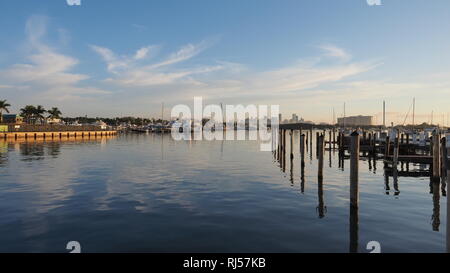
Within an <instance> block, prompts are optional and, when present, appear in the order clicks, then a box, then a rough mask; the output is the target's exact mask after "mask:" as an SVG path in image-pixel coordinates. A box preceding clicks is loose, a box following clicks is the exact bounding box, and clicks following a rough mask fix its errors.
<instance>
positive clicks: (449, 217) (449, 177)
mask: <svg viewBox="0 0 450 273" xmlns="http://www.w3.org/2000/svg"><path fill="white" fill-rule="evenodd" d="M445 139H446V142H447V143H446V148H447V149H446V150H447V156H448V155H449V154H450V134H447V135H446V136H445ZM449 163H450V162H448V159H447V187H448V185H450V164H449ZM449 221H450V195H449V194H448V193H447V253H450V225H449V224H448V223H449Z"/></svg>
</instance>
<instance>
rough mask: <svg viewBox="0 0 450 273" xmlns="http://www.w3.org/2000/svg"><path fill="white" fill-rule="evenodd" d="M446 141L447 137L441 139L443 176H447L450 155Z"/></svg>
mask: <svg viewBox="0 0 450 273" xmlns="http://www.w3.org/2000/svg"><path fill="white" fill-rule="evenodd" d="M446 139H447V138H445V137H443V138H441V176H442V177H446V176H447V165H448V154H447V147H446V144H447V142H446Z"/></svg>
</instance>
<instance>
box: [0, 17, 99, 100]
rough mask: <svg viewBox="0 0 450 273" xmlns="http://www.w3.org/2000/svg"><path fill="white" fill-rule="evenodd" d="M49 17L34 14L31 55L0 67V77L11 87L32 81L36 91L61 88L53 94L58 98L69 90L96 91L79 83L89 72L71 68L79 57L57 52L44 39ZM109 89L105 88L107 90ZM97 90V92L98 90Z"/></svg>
mask: <svg viewBox="0 0 450 273" xmlns="http://www.w3.org/2000/svg"><path fill="white" fill-rule="evenodd" d="M47 21H48V18H47V17H44V16H32V17H30V18H29V19H28V21H27V23H26V34H27V38H28V39H27V42H28V46H29V48H30V51H31V53H30V55H28V56H26V57H25V59H26V60H27V61H28V62H27V63H21V64H14V65H12V66H11V67H9V68H7V69H5V70H1V71H0V79H1V80H2V81H3V82H6V83H8V85H10V88H14V86H16V85H18V84H23V83H27V84H29V85H30V86H31V87H32V89H33V92H34V94H35V95H38V94H42V93H44V92H47V91H48V90H51V89H54V90H58V92H55V94H54V98H55V99H58V98H61V97H64V96H65V95H67V94H71V93H77V94H78V95H77V96H80V95H81V94H83V95H89V94H94V93H92V92H91V91H94V89H93V88H89V87H88V88H83V87H77V86H76V85H77V84H79V83H80V82H81V81H83V80H86V79H88V78H89V76H87V75H84V74H77V73H73V72H70V70H72V69H73V68H74V67H75V66H76V65H77V64H78V63H79V61H78V60H77V59H75V58H73V57H70V56H67V55H63V54H61V53H58V52H56V50H55V49H53V48H52V47H50V46H48V45H47V44H45V43H43V42H42V39H43V38H44V35H46V33H47ZM105 92H106V91H105ZM95 94H97V93H96V92H95Z"/></svg>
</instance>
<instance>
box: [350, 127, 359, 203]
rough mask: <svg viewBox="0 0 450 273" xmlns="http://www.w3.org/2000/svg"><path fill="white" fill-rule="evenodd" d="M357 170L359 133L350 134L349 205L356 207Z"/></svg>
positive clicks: (357, 197) (357, 194) (357, 195)
mask: <svg viewBox="0 0 450 273" xmlns="http://www.w3.org/2000/svg"><path fill="white" fill-rule="evenodd" d="M358 172H359V134H358V132H357V131H354V132H353V133H352V134H351V143H350V206H351V207H358V199H359V190H358Z"/></svg>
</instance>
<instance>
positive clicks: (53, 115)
mask: <svg viewBox="0 0 450 273" xmlns="http://www.w3.org/2000/svg"><path fill="white" fill-rule="evenodd" d="M47 113H48V114H49V116H48V118H49V119H59V118H61V115H62V113H61V111H60V110H59V109H58V107H53V108H52V109H50V110H47Z"/></svg>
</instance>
